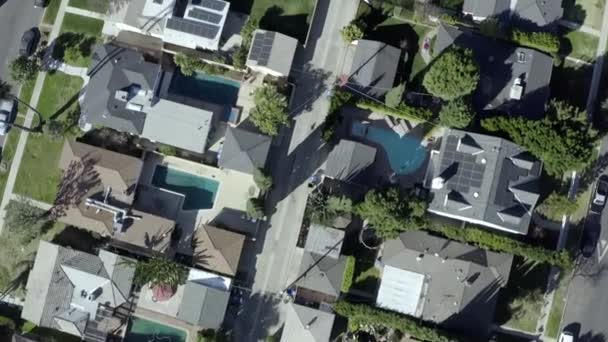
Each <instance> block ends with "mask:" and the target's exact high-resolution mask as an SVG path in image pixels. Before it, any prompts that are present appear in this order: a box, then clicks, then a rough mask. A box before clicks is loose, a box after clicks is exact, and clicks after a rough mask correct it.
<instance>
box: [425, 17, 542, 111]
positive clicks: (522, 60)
mask: <svg viewBox="0 0 608 342" xmlns="http://www.w3.org/2000/svg"><path fill="white" fill-rule="evenodd" d="M452 45H456V46H459V47H462V48H466V49H471V50H472V51H473V56H474V58H475V60H476V62H477V64H478V65H479V68H480V80H479V84H478V86H477V90H476V91H475V93H474V95H473V104H474V106H475V107H476V109H477V110H478V111H485V110H498V111H504V112H508V113H512V114H517V115H525V116H528V117H531V118H539V117H542V116H543V115H544V113H545V104H546V102H547V100H548V99H549V83H550V81H551V72H552V70H553V59H552V58H551V57H550V56H548V55H546V54H544V53H541V52H538V51H536V50H533V49H529V48H523V47H518V46H514V45H511V44H509V43H506V42H503V41H500V40H497V39H491V38H488V37H485V36H482V35H480V34H476V33H474V32H472V31H468V30H465V29H458V28H456V27H453V26H448V25H440V26H439V30H438V33H437V40H436V42H435V47H434V53H435V54H436V55H439V54H440V53H441V52H442V51H444V50H445V49H447V48H448V47H450V46H452ZM517 82H519V83H520V84H521V89H522V94H521V97H520V99H517V96H516V93H517V92H516V91H515V92H514V90H516V88H518V86H517V84H516V83H517Z"/></svg>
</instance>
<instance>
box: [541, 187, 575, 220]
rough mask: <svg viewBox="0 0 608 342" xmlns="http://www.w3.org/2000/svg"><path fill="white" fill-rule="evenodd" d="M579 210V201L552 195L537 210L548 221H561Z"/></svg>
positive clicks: (555, 194)
mask: <svg viewBox="0 0 608 342" xmlns="http://www.w3.org/2000/svg"><path fill="white" fill-rule="evenodd" d="M577 209H578V203H577V201H572V200H570V199H569V198H568V196H567V195H564V194H558V193H557V192H553V193H551V194H550V195H549V196H548V197H547V198H546V199H545V200H544V201H543V203H541V204H540V205H539V206H538V207H536V210H537V211H538V212H539V213H541V214H542V215H543V216H545V217H546V218H548V219H551V220H554V221H561V220H562V217H563V216H564V215H566V216H570V215H572V214H574V212H576V210H577Z"/></svg>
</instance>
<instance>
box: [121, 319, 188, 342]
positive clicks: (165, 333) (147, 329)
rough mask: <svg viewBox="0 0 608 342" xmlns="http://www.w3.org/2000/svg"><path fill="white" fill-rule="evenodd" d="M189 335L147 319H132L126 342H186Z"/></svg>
mask: <svg viewBox="0 0 608 342" xmlns="http://www.w3.org/2000/svg"><path fill="white" fill-rule="evenodd" d="M187 336H188V335H187V333H186V332H185V331H183V330H181V329H177V328H174V327H170V326H166V325H163V324H160V323H157V322H153V321H148V320H147V319H143V318H139V317H132V318H131V321H130V322H129V326H128V328H127V334H126V336H125V339H124V341H125V342H152V341H158V342H161V341H162V342H186V339H187Z"/></svg>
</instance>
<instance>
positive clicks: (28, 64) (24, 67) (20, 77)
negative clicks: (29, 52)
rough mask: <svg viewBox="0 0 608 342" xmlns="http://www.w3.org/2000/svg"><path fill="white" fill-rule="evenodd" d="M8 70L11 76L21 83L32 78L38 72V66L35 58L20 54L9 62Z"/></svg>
mask: <svg viewBox="0 0 608 342" xmlns="http://www.w3.org/2000/svg"><path fill="white" fill-rule="evenodd" d="M9 70H10V74H11V78H12V79H13V80H14V81H15V82H17V83H20V84H21V83H24V82H26V81H29V80H33V79H34V78H35V77H36V74H38V71H39V70H40V66H39V65H38V62H37V61H36V60H34V59H29V58H27V57H25V56H21V57H19V58H17V59H15V60H13V61H12V62H11V64H10V65H9Z"/></svg>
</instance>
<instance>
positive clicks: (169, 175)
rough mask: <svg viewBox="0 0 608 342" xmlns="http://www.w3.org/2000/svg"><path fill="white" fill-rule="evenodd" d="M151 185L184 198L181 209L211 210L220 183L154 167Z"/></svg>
mask: <svg viewBox="0 0 608 342" xmlns="http://www.w3.org/2000/svg"><path fill="white" fill-rule="evenodd" d="M152 184H153V185H154V186H156V187H158V188H161V189H166V190H170V191H173V192H177V193H180V194H183V195H184V196H186V198H185V200H184V204H183V207H182V209H184V210H193V209H211V208H213V202H215V196H216V194H217V190H218V188H219V186H220V183H219V182H218V181H216V180H213V179H209V178H205V177H200V176H197V175H193V174H191V173H188V172H184V171H180V170H177V169H174V168H170V167H166V166H160V165H158V166H156V170H154V176H152Z"/></svg>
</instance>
